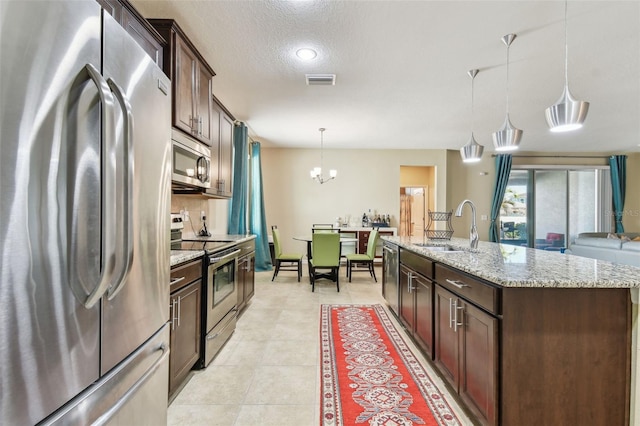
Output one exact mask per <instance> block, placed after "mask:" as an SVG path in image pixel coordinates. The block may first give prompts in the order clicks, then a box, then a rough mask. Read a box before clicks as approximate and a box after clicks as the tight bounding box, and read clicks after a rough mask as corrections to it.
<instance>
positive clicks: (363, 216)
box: [362, 213, 369, 227]
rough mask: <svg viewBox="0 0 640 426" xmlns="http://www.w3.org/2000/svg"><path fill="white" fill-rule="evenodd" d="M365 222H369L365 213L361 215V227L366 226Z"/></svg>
mask: <svg viewBox="0 0 640 426" xmlns="http://www.w3.org/2000/svg"><path fill="white" fill-rule="evenodd" d="M367 222H369V220H368V219H367V214H366V213H362V227H366V226H367Z"/></svg>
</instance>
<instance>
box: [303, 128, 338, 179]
mask: <svg viewBox="0 0 640 426" xmlns="http://www.w3.org/2000/svg"><path fill="white" fill-rule="evenodd" d="M318 130H320V167H314V168H313V169H312V170H311V171H310V172H309V174H310V175H311V179H315V180H316V181H318V183H319V184H321V185H322V184H323V183H325V182H329V181H330V180H331V179H335V178H336V176H338V171H337V170H335V169H331V170H329V177H328V178H325V177H324V176H322V166H323V164H322V161H323V148H324V138H323V135H324V131H325V130H326V129H325V128H324V127H321V128H319V129H318Z"/></svg>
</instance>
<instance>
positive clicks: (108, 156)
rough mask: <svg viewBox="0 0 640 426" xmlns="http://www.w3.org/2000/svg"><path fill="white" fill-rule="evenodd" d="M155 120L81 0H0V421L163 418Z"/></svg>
mask: <svg viewBox="0 0 640 426" xmlns="http://www.w3.org/2000/svg"><path fill="white" fill-rule="evenodd" d="M170 122H171V109H170V82H169V80H168V79H167V77H166V76H165V75H164V74H163V72H162V71H161V70H160V68H158V67H157V66H156V65H155V64H154V63H153V62H152V60H151V58H149V57H148V56H147V55H146V54H145V53H144V51H143V50H142V49H141V48H140V47H139V46H138V45H137V44H136V43H135V42H134V41H133V40H132V39H131V38H130V37H129V35H128V34H127V33H126V32H125V31H124V29H122V28H121V27H120V26H119V25H118V24H117V23H116V22H115V21H114V20H113V19H112V18H111V17H110V16H109V15H108V14H107V13H104V12H103V11H102V10H101V8H100V6H99V5H98V4H97V3H96V2H95V1H94V0H84V1H82V0H75V1H67V0H65V1H60V0H57V1H23V0H17V1H13V0H2V1H0V262H1V263H0V365H2V373H1V374H0V424H2V425H29V424H36V423H40V422H43V424H49V423H54V424H65V425H67V424H78V425H87V424H93V423H97V424H109V423H111V424H115V423H118V424H124V425H128V424H130V425H142V424H152V425H158V424H163V423H166V410H167V387H168V353H169V330H168V327H167V325H166V324H167V321H168V319H169V307H168V306H169V293H168V291H169V223H168V221H169V209H170V183H171V182H170V145H171V143H170V138H171V135H170Z"/></svg>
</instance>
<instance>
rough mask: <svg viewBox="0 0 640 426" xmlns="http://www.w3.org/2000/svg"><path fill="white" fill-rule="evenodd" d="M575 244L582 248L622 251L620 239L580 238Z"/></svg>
mask: <svg viewBox="0 0 640 426" xmlns="http://www.w3.org/2000/svg"><path fill="white" fill-rule="evenodd" d="M573 244H575V245H580V246H590V247H602V248H612V249H620V247H621V245H622V241H620V240H619V239H618V238H592V237H578V238H576V240H575V242H574V243H573Z"/></svg>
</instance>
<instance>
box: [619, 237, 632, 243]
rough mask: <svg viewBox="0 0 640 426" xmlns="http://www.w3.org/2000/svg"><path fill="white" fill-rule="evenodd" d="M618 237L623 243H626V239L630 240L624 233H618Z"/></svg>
mask: <svg viewBox="0 0 640 426" xmlns="http://www.w3.org/2000/svg"><path fill="white" fill-rule="evenodd" d="M620 239H621V240H622V242H623V243H626V242H627V241H631V238H629V237H627V236H626V235H620Z"/></svg>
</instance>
